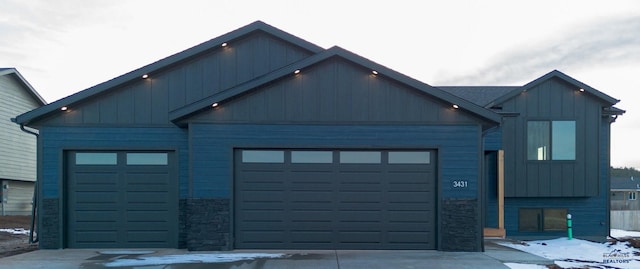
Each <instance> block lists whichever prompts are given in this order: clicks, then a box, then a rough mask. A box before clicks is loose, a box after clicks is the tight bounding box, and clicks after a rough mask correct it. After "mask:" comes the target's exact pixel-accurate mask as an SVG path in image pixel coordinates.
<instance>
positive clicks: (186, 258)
mask: <svg viewBox="0 0 640 269" xmlns="http://www.w3.org/2000/svg"><path fill="white" fill-rule="evenodd" d="M285 256H286V254H279V253H274V254H271V253H215V254H184V255H166V256H150V257H138V258H136V259H117V260H114V261H110V262H108V263H105V264H104V266H106V267H134V266H151V265H169V264H185V263H224V262H236V261H243V260H253V259H263V258H268V259H277V258H283V257H285Z"/></svg>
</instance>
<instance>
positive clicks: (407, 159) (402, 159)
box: [389, 151, 431, 164]
mask: <svg viewBox="0 0 640 269" xmlns="http://www.w3.org/2000/svg"><path fill="white" fill-rule="evenodd" d="M430 162H431V154H430V153H429V152H428V151H391V152H389V163H390V164H429V163H430Z"/></svg>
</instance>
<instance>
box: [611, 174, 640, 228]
mask: <svg viewBox="0 0 640 269" xmlns="http://www.w3.org/2000/svg"><path fill="white" fill-rule="evenodd" d="M639 194H640V179H638V178H633V177H612V178H611V228H612V229H622V230H631V231H640V199H638V198H640V197H638V196H639Z"/></svg>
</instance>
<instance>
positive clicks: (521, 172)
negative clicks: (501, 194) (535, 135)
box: [501, 78, 608, 197]
mask: <svg viewBox="0 0 640 269" xmlns="http://www.w3.org/2000/svg"><path fill="white" fill-rule="evenodd" d="M602 106H603V104H602V103H600V102H598V99H596V98H595V97H592V96H589V95H588V94H587V93H582V92H579V91H577V89H576V87H575V86H573V85H570V84H568V83H566V82H564V81H563V80H561V79H558V78H553V79H550V80H548V81H545V82H542V83H540V84H539V85H537V86H535V87H533V88H531V89H528V90H527V91H526V92H522V93H521V94H520V95H518V96H517V97H515V98H512V99H510V100H508V101H506V102H505V103H503V104H502V110H503V111H505V112H517V113H520V115H519V116H517V117H505V118H504V120H503V124H502V126H501V128H502V133H503V134H511V135H503V136H502V139H503V140H502V146H503V148H504V150H505V196H506V197H585V196H597V195H598V194H599V192H600V191H601V189H599V188H598V182H599V176H598V171H599V161H600V157H599V155H600V154H601V152H600V148H598V147H597V146H593V145H599V144H600V143H603V142H606V143H608V140H604V139H603V138H602V137H601V135H602V133H601V132H599V131H598V130H600V128H601V119H602V115H601V111H602ZM530 120H547V121H551V120H555V121H558V120H570V121H575V122H576V160H575V161H553V160H552V161H528V160H527V121H530Z"/></svg>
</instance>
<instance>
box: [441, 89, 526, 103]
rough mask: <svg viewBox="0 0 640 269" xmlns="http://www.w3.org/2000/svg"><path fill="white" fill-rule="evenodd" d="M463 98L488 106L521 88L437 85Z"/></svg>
mask: <svg viewBox="0 0 640 269" xmlns="http://www.w3.org/2000/svg"><path fill="white" fill-rule="evenodd" d="M437 87H438V88H440V89H442V90H444V91H446V92H449V93H451V94H453V95H455V96H458V97H460V98H462V99H466V100H468V101H471V102H473V103H475V104H477V105H479V106H482V107H486V106H487V105H488V104H490V103H491V102H492V101H494V100H496V99H498V98H500V97H502V96H504V95H506V94H507V93H509V92H511V91H513V90H514V89H517V88H519V87H518V86H437Z"/></svg>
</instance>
